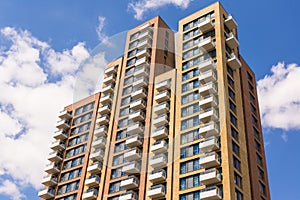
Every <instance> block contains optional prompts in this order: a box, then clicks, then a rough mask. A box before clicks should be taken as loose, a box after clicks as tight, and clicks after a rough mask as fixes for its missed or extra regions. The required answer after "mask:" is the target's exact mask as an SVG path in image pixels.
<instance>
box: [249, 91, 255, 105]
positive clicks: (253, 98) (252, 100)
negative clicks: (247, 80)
mask: <svg viewBox="0 0 300 200" xmlns="http://www.w3.org/2000/svg"><path fill="white" fill-rule="evenodd" d="M250 101H251V103H253V104H255V97H254V96H253V95H252V94H251V93H250Z"/></svg>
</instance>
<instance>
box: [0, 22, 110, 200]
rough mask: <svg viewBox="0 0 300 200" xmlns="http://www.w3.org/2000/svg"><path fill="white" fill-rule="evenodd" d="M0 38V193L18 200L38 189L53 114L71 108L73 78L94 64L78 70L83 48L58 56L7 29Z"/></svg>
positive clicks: (85, 54) (81, 45)
mask: <svg viewBox="0 0 300 200" xmlns="http://www.w3.org/2000/svg"><path fill="white" fill-rule="evenodd" d="M0 37H1V40H2V41H7V42H6V45H5V46H3V44H2V46H1V47H0V91H1V92H0V141H1V145H0V179H1V181H0V182H1V183H2V185H0V193H1V194H5V195H10V196H13V197H12V198H13V199H21V198H22V197H23V195H22V194H21V192H20V191H22V190H23V189H24V188H26V187H28V186H32V187H34V188H35V189H40V188H41V187H42V185H41V180H42V176H43V170H44V167H45V164H46V162H47V160H46V158H47V155H48V153H49V151H50V141H51V140H52V135H53V133H54V131H55V123H56V121H57V120H58V118H57V114H58V112H59V111H60V110H61V109H62V108H63V107H64V106H66V105H68V104H70V103H72V102H73V93H74V89H75V87H76V85H77V84H75V83H76V77H75V76H77V74H78V73H77V72H79V73H80V74H85V73H86V74H89V73H88V71H89V70H91V69H90V68H91V66H94V68H96V66H99V64H98V65H93V64H92V63H91V64H90V68H87V67H86V66H80V64H81V63H82V61H83V60H85V59H86V58H87V57H89V52H88V50H87V49H86V47H85V44H84V43H78V44H76V45H74V46H73V47H72V48H70V49H65V50H63V51H62V52H59V51H55V50H54V49H53V48H51V46H50V45H49V44H47V43H45V42H42V41H40V40H38V39H37V38H35V37H33V36H32V35H31V34H30V33H29V32H28V31H24V30H16V29H15V28H11V27H6V28H3V29H0ZM103 60H104V59H103V56H102V57H101V59H100V60H99V59H95V62H96V61H97V62H102V61H103ZM103 63H104V62H103ZM94 68H92V69H93V73H94V77H93V79H95V76H96V75H97V71H96V70H95V69H94ZM82 71H83V72H85V73H83V72H82ZM82 76H83V77H85V78H86V79H85V80H86V81H91V80H88V78H87V77H86V76H84V75H82ZM91 82H93V81H91ZM94 82H95V81H94ZM96 82H97V79H96ZM91 85H92V83H91V84H90V85H89V86H91ZM91 87H92V86H91ZM94 87H95V86H94ZM85 89H86V90H88V91H89V88H85ZM7 177H8V178H9V179H7Z"/></svg>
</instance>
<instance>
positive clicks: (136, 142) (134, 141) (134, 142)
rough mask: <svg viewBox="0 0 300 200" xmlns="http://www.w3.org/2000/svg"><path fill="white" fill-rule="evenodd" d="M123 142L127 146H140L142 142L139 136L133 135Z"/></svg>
mask: <svg viewBox="0 0 300 200" xmlns="http://www.w3.org/2000/svg"><path fill="white" fill-rule="evenodd" d="M125 144H126V145H127V146H128V147H129V148H132V147H137V146H141V145H142V144H143V142H142V139H141V138H140V136H138V135H135V136H133V137H131V138H128V139H127V140H126V142H125Z"/></svg>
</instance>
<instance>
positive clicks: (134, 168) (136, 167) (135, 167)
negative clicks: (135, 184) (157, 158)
mask: <svg viewBox="0 0 300 200" xmlns="http://www.w3.org/2000/svg"><path fill="white" fill-rule="evenodd" d="M140 170H141V167H140V164H139V163H137V162H135V161H134V162H131V163H129V164H127V165H125V166H123V167H122V172H124V173H125V174H137V173H140Z"/></svg>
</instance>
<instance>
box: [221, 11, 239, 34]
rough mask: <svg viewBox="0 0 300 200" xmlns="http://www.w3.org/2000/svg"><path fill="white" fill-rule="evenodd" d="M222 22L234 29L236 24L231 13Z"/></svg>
mask: <svg viewBox="0 0 300 200" xmlns="http://www.w3.org/2000/svg"><path fill="white" fill-rule="evenodd" d="M224 23H225V25H226V26H227V28H228V29H229V30H232V29H235V28H236V27H237V26H238V24H237V23H236V21H235V20H234V19H233V17H232V16H231V15H229V16H228V17H227V19H225V21H224Z"/></svg>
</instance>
